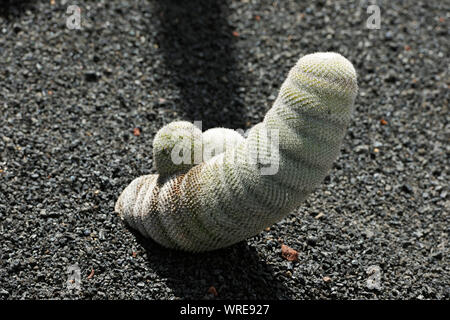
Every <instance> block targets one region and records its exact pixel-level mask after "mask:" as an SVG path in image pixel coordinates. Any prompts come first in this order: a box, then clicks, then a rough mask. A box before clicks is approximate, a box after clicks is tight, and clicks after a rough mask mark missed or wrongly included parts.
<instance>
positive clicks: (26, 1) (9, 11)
mask: <svg viewBox="0 0 450 320" xmlns="http://www.w3.org/2000/svg"><path fill="white" fill-rule="evenodd" d="M35 2H36V1H31V0H0V17H3V18H5V19H7V20H10V19H11V18H13V17H19V16H21V15H22V14H23V13H24V12H25V10H26V9H27V8H28V7H31V6H32V5H33V4H34V3H35Z"/></svg>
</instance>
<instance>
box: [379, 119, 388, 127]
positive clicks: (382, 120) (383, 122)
mask: <svg viewBox="0 0 450 320" xmlns="http://www.w3.org/2000/svg"><path fill="white" fill-rule="evenodd" d="M380 124H381V125H382V126H385V125H387V124H388V122H387V121H386V120H384V119H381V120H380Z"/></svg>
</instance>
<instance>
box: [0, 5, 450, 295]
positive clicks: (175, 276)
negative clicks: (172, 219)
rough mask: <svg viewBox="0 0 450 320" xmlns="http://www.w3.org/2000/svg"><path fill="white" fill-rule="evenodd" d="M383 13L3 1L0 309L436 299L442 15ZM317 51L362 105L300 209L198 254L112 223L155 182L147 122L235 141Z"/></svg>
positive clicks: (346, 8)
mask: <svg viewBox="0 0 450 320" xmlns="http://www.w3.org/2000/svg"><path fill="white" fill-rule="evenodd" d="M378 3H379V5H380V8H381V25H380V29H379V30H376V29H368V28H367V27H366V20H367V19H368V18H369V15H370V14H368V13H367V11H366V10H367V6H368V5H369V1H364V0H361V1H359V0H357V1H344V0H338V1H314V2H313V1H288V0H279V1H277V0H270V1H268V0H262V1H259V0H258V1H256V0H241V1H229V0H228V1H222V0H216V1H214V0H190V1H175V0H164V1H162V0H160V1H158V0H135V1H131V0H98V1H75V0H74V1H59V0H56V1H50V0H45V1H44V0H36V1H13V0H7V1H1V3H0V5H1V8H0V299H219V298H221V299H230V298H233V299H256V298H260V299H449V298H450V272H449V271H450V265H449V251H448V245H449V243H448V241H449V239H448V231H449V226H450V224H449V207H450V201H449V191H448V181H449V161H448V159H449V154H450V146H449V143H448V142H449V137H450V136H449V134H450V130H449V129H450V127H449V110H448V100H449V85H450V81H449V74H448V70H449V69H448V68H449V62H450V61H449V39H450V38H449V21H450V14H449V12H450V2H449V1H448V0H445V1H443V0H427V1H413V0H410V1H381V2H380V1H378ZM69 4H78V5H79V6H80V7H81V18H82V30H70V29H68V28H67V27H66V18H67V17H68V14H66V9H67V7H68V5H69ZM316 51H337V52H340V53H341V54H343V55H344V56H345V57H347V58H348V59H349V60H350V61H352V62H353V64H354V66H355V68H356V69H357V72H358V75H359V86H360V92H359V95H358V97H357V100H356V111H355V114H354V119H353V121H352V124H351V127H350V128H349V132H348V134H347V136H346V138H345V141H344V145H343V147H342V154H341V156H340V157H339V159H338V161H337V162H336V163H335V165H334V167H333V169H332V171H331V172H330V174H329V177H327V178H326V179H325V181H324V183H323V184H322V185H321V186H320V187H319V188H318V189H317V190H316V191H315V192H314V193H313V194H312V195H311V196H310V197H309V198H308V200H307V201H306V202H305V203H304V205H303V206H302V207H300V208H299V209H298V210H296V211H295V212H293V213H292V214H291V215H289V216H288V217H287V218H286V219H284V220H283V221H282V222H280V223H278V224H276V225H274V226H273V227H271V228H270V230H267V231H264V232H262V233H261V234H260V235H258V236H256V237H254V238H251V239H248V241H245V242H241V243H239V244H237V245H234V246H232V247H230V248H227V249H223V250H219V251H215V252H209V253H204V254H188V253H183V252H177V251H171V250H166V249H164V248H162V247H160V246H158V245H157V244H155V243H153V242H152V241H149V240H145V239H141V238H140V237H138V236H137V235H135V234H134V233H133V232H131V230H129V229H127V228H126V227H125V226H124V224H123V223H122V222H121V221H120V219H119V218H118V216H117V215H116V214H115V213H114V212H113V210H114V203H115V201H116V199H117V198H118V196H119V194H120V192H121V191H122V190H123V188H125V187H126V186H127V185H128V183H129V182H130V181H131V180H132V179H134V178H135V177H137V176H140V175H143V174H148V173H153V172H154V169H153V168H152V140H153V137H154V136H155V134H156V132H157V130H158V129H159V128H161V126H163V125H164V124H167V123H169V122H171V121H174V120H189V121H193V120H202V121H203V129H207V128H211V127H214V126H226V127H230V128H242V129H248V128H250V127H251V126H253V125H254V124H256V123H258V122H259V121H261V120H262V118H263V116H264V114H265V112H266V111H267V110H268V109H269V108H270V106H271V104H272V103H273V101H274V99H275V97H276V95H277V91H278V89H279V87H280V85H281V83H282V82H283V80H284V79H285V77H286V75H287V72H288V70H289V69H290V68H291V67H292V66H293V65H294V63H295V62H296V61H297V59H298V58H299V57H300V56H302V55H305V54H307V53H312V52H316ZM135 128H139V129H140V135H138V133H139V132H138V131H139V130H134V129H135ZM281 244H285V245H287V246H289V247H291V248H293V249H294V250H296V251H298V259H299V260H298V261H288V260H286V259H284V258H283V257H282V255H281ZM75 265H78V267H79V268H80V272H81V274H80V275H81V279H80V282H78V281H77V280H74V281H75V282H74V283H69V284H70V285H76V284H79V289H76V288H73V289H69V288H68V286H67V280H68V279H75V276H74V275H70V274H69V273H68V269H69V268H70V267H71V266H75ZM75 274H76V272H75ZM211 286H213V287H214V288H215V289H216V291H217V293H218V295H217V297H214V295H213V294H210V293H208V291H210V292H213V291H214V290H212V289H211V290H209V289H210V287H211Z"/></svg>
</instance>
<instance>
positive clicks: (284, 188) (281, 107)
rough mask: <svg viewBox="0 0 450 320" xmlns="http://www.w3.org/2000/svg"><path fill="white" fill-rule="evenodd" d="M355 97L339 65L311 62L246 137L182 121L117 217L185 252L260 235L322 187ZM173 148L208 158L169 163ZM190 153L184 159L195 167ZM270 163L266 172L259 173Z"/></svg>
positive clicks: (319, 59) (329, 60)
mask: <svg viewBox="0 0 450 320" xmlns="http://www.w3.org/2000/svg"><path fill="white" fill-rule="evenodd" d="M357 90H358V86H357V80H356V72H355V70H354V68H353V66H352V64H351V63H350V62H349V61H348V60H347V59H345V58H344V57H343V56H341V55H340V54H337V53H332V52H325V53H314V54H309V55H306V56H304V57H302V58H301V59H300V60H299V61H298V62H297V64H296V65H295V66H294V67H293V68H292V69H291V70H290V72H289V74H288V77H287V79H286V80H285V82H284V83H283V85H282V86H281V89H280V92H279V94H278V97H277V99H276V101H275V103H274V104H273V106H272V108H271V109H270V110H269V111H268V113H267V114H266V116H265V118H264V120H263V122H261V123H259V124H257V125H256V126H254V127H253V128H252V129H251V130H250V131H249V134H248V137H247V138H244V137H242V136H240V135H239V134H238V133H236V132H234V131H232V130H229V129H224V128H215V129H210V130H208V131H206V132H204V133H201V131H200V129H198V128H196V127H194V125H192V124H190V123H188V122H174V123H171V124H169V125H167V126H165V127H163V128H162V129H161V130H160V131H159V132H158V133H157V135H156V137H155V140H154V144H153V146H154V147H153V148H154V149H153V150H154V162H155V167H156V170H157V172H158V174H156V175H145V176H142V177H139V178H137V179H135V180H134V181H132V182H131V184H130V185H129V186H128V187H127V188H126V189H125V190H124V191H123V192H122V194H121V195H120V197H119V199H118V201H117V203H116V206H115V210H116V212H117V213H119V215H120V217H121V218H122V219H123V220H125V222H126V223H128V224H129V225H130V227H132V228H134V229H137V230H138V231H139V232H140V233H141V234H142V235H144V236H146V237H151V238H152V239H153V240H155V241H156V242H158V243H160V244H161V245H163V246H165V247H168V248H174V249H181V250H186V251H192V252H199V251H208V250H214V249H218V248H223V247H226V246H229V245H232V244H234V243H236V242H239V241H241V240H244V239H246V238H248V237H251V236H254V235H256V234H258V233H259V232H261V231H262V230H264V228H266V227H269V226H271V225H272V224H274V223H276V222H278V221H279V220H281V219H282V218H283V217H285V216H286V215H287V214H289V212H291V211H292V210H293V209H295V208H296V207H298V206H299V205H300V204H301V202H302V201H303V200H304V199H305V198H306V196H307V195H308V194H309V193H310V192H312V191H313V190H314V188H315V187H317V185H318V184H319V183H321V181H322V180H323V179H324V177H325V176H326V174H327V172H328V171H329V169H330V168H331V166H332V164H333V161H334V160H335V159H336V158H337V156H338V154H339V149H340V145H341V142H342V139H343V137H344V135H345V132H346V128H347V126H348V124H349V122H350V117H351V113H352V109H353V104H354V100H355V97H356V94H357ZM180 145H181V146H184V147H189V148H190V149H189V150H191V151H192V150H197V151H198V150H200V155H201V156H205V153H209V151H210V150H213V151H212V152H211V154H210V156H211V158H210V159H200V161H197V162H195V161H185V162H186V163H181V164H180V163H173V161H171V160H173V159H172V158H169V157H170V155H171V154H172V156H173V152H174V149H175V147H176V146H180ZM205 150H208V151H207V152H205ZM217 150H219V151H217ZM176 152H178V151H176ZM194 153H195V152H192V153H191V154H188V155H187V156H186V155H184V154H183V159H185V160H195V159H194V158H198V157H197V156H198V152H197V156H194V155H193V154H194ZM200 158H201V157H200ZM197 160H199V159H197ZM202 160H203V161H202ZM272 164H275V166H274V167H273V168H272V169H273V170H272V172H270V170H268V172H266V173H264V169H268V167H267V165H272Z"/></svg>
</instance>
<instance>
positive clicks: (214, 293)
mask: <svg viewBox="0 0 450 320" xmlns="http://www.w3.org/2000/svg"><path fill="white" fill-rule="evenodd" d="M208 293H209V294H212V295H213V296H214V297H217V296H218V293H217V290H216V288H214V287H213V286H211V287H209V289H208Z"/></svg>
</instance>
